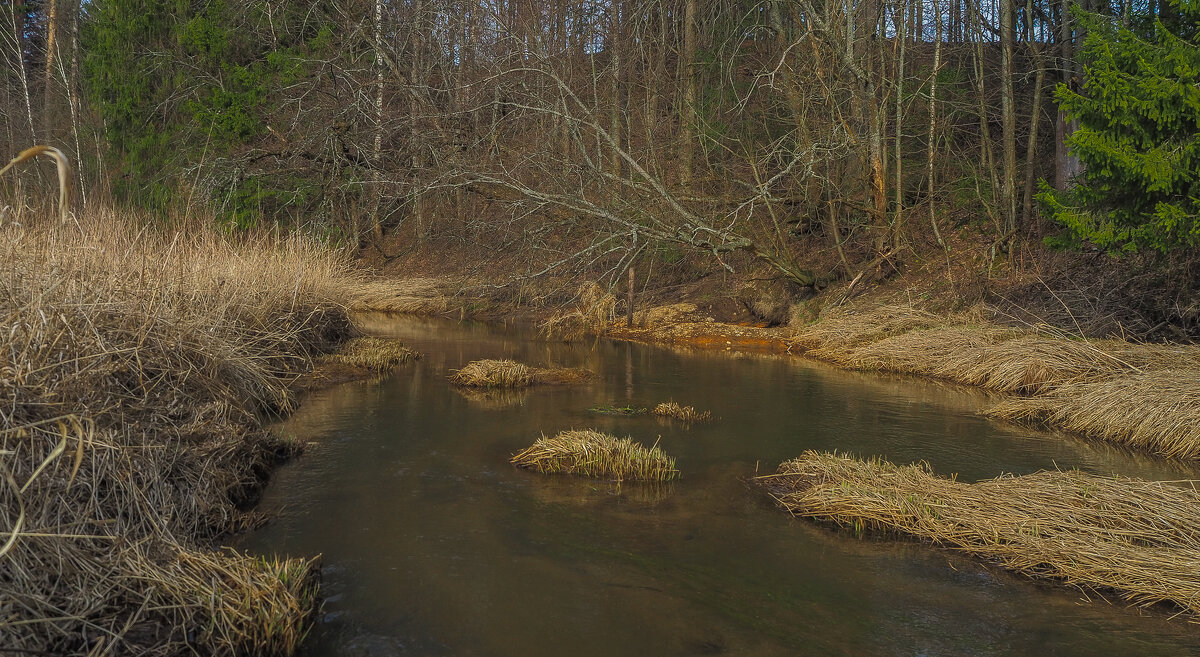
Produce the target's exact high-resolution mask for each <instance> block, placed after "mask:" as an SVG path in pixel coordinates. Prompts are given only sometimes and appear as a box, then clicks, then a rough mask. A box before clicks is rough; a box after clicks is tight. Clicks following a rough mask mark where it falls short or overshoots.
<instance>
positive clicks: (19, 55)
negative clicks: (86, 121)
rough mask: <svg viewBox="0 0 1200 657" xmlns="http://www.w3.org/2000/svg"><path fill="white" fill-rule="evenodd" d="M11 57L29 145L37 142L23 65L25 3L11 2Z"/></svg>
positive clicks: (27, 79)
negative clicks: (19, 83) (19, 82)
mask: <svg viewBox="0 0 1200 657" xmlns="http://www.w3.org/2000/svg"><path fill="white" fill-rule="evenodd" d="M12 19H13V21H12V30H13V49H14V52H13V57H14V60H15V63H16V67H17V76H18V78H19V79H20V80H21V91H22V93H23V95H24V97H25V117H26V118H27V119H28V127H29V145H30V146H33V145H34V144H37V142H38V140H37V130H35V129H34V127H33V126H34V122H33V100H32V98H31V97H30V94H29V74H28V72H27V71H26V67H25V4H24V3H21V4H17V1H14V2H13V15H12Z"/></svg>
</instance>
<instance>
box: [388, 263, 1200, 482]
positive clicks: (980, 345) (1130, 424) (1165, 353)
mask: <svg viewBox="0 0 1200 657" xmlns="http://www.w3.org/2000/svg"><path fill="white" fill-rule="evenodd" d="M542 286H543V287H546V288H547V289H548V284H543V285H542ZM560 287H567V286H566V285H561V284H560ZM420 289H423V290H425V294H427V295H428V296H427V300H426V301H425V303H424V305H423V306H422V305H421V304H418V303H416V302H414V301H407V302H406V303H407V304H408V305H409V306H410V307H414V308H418V309H419V310H418V312H420V313H427V312H428V309H429V308H440V309H442V310H441V313H440V314H443V315H448V316H456V317H460V318H463V317H478V318H482V319H490V320H497V319H503V320H504V321H521V322H528V323H531V324H535V325H539V326H541V327H542V328H543V329H544V332H545V333H546V334H547V335H548V336H549V337H552V338H556V339H568V340H577V339H582V337H583V336H585V335H592V336H595V335H603V336H605V337H610V338H614V339H619V340H632V341H637V342H644V343H650V344H667V345H677V346H685V347H690V348H699V349H715V350H728V351H746V352H760V353H776V354H789V355H793V356H804V357H808V358H815V359H818V360H823V361H826V362H830V363H833V364H836V365H838V366H841V367H845V368H848V369H855V370H862V371H880V372H890V373H898V374H912V375H919V376H927V377H932V378H937V379H942V380H946V381H951V382H954V383H957V384H962V385H969V386H974V387H979V388H984V389H987V390H991V391H994V392H997V393H1000V394H1002V395H1003V398H1002V399H1001V400H1000V401H999V402H998V403H997V404H995V405H994V406H993V407H991V408H989V409H987V411H986V414H987V415H989V416H991V417H994V418H997V419H1001V420H1005V421H1014V422H1025V423H1031V424H1036V425H1040V426H1046V427H1051V428H1055V429H1061V430H1064V431H1068V432H1071V433H1074V434H1078V435H1081V436H1084V437H1086V438H1091V439H1098V440H1103V441H1106V442H1110V443H1113V444H1117V445H1121V446H1123V447H1126V448H1130V449H1134V450H1138V451H1142V452H1146V453H1151V454H1155V455H1158V456H1162V457H1168V458H1178V459H1187V460H1195V459H1200V385H1197V383H1196V382H1197V381H1200V347H1197V346H1193V345H1184V344H1172V343H1139V342H1131V341H1126V340H1118V339H1111V338H1110V339H1098V338H1089V337H1085V336H1084V335H1081V334H1079V333H1078V332H1076V333H1072V332H1069V331H1067V330H1064V329H1062V328H1058V327H1055V326H1051V325H1047V324H1031V323H1021V324H1020V325H1015V324H1016V323H1010V324H1007V325H1006V324H1002V323H998V322H997V321H996V317H997V312H996V310H995V309H994V308H988V307H987V306H986V305H984V304H976V305H974V306H972V307H970V308H967V309H960V310H957V311H944V312H933V311H930V310H924V309H921V308H919V307H917V306H916V305H913V304H908V303H897V301H898V300H897V295H896V294H895V291H894V289H892V290H889V289H887V288H880V289H878V290H875V291H872V292H868V293H865V294H862V295H860V296H857V297H855V298H853V299H852V300H850V301H849V302H844V301H845V300H846V298H847V297H848V296H849V295H847V294H846V291H844V290H843V291H837V290H833V291H827V292H826V293H825V295H826V297H825V298H824V299H822V301H823V302H824V303H823V304H822V303H814V302H811V301H810V302H801V303H798V304H793V305H792V307H791V308H790V309H789V310H787V311H779V313H777V314H782V315H784V316H787V317H789V318H790V319H789V320H788V321H787V322H786V323H781V324H780V325H776V326H766V325H765V324H766V322H763V321H755V320H758V319H759V318H756V317H754V316H753V314H752V313H750V312H748V310H747V309H744V310H746V312H744V314H743V315H742V316H741V317H740V318H739V316H738V314H737V310H736V309H730V308H728V307H727V308H725V309H724V311H723V312H722V309H721V304H720V303H719V302H713V303H708V304H705V301H706V300H708V301H712V299H711V297H709V298H707V299H706V298H705V296H704V295H707V294H709V292H708V291H703V293H702V294H700V295H697V294H695V291H696V289H697V288H694V289H693V294H690V295H685V296H683V297H676V298H671V297H670V296H664V295H662V294H659V295H657V296H656V303H655V304H654V305H651V306H649V307H646V308H641V309H638V310H636V311H635V312H634V314H633V318H632V319H633V321H632V322H631V323H630V322H629V321H628V318H627V317H624V316H618V315H619V314H620V313H619V312H618V309H619V308H620V305H621V302H620V301H619V300H618V299H617V297H616V296H615V295H612V294H610V293H605V292H604V291H603V290H600V289H598V288H596V287H595V286H588V285H585V286H583V287H582V288H581V289H580V290H579V291H578V293H577V294H575V295H574V296H573V297H566V298H567V299H570V302H564V303H560V304H558V305H555V304H553V303H549V302H547V301H546V300H547V299H553V298H554V297H553V296H552V295H550V294H549V293H548V292H545V291H543V293H542V294H540V295H536V294H532V293H529V292H528V291H527V292H525V293H522V294H517V295H515V296H514V295H512V294H507V295H505V296H503V297H502V298H498V297H497V294H496V293H495V292H494V291H493V292H491V293H490V295H487V294H482V293H476V294H474V295H472V294H464V293H463V292H462V290H471V289H475V290H481V289H484V288H481V287H478V286H473V285H472V284H471V283H469V282H465V281H463V280H461V279H455V278H444V279H441V281H440V282H439V281H438V280H437V279H428V278H425V279H421V280H420ZM828 299H838V300H841V301H842V302H838V303H834V302H830V301H828ZM762 314H765V313H762ZM713 315H722V316H723V317H724V318H726V319H727V320H728V319H733V320H735V321H718V319H717V318H715V317H714V316H713ZM739 319H740V321H737V320H739ZM1080 321H1086V320H1085V319H1084V318H1080ZM1131 409H1135V410H1136V412H1130V411H1131Z"/></svg>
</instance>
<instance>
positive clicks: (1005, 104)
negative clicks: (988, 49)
mask: <svg viewBox="0 0 1200 657" xmlns="http://www.w3.org/2000/svg"><path fill="white" fill-rule="evenodd" d="M1013 31H1014V30H1013V6H1012V0H1000V112H1001V126H1002V140H1003V142H1004V145H1003V148H1004V179H1003V180H1002V181H1001V186H1000V206H1001V212H1002V213H1003V217H1004V230H1005V231H1006V232H1011V231H1012V230H1014V229H1016V227H1017V204H1016V178H1017V115H1016V105H1015V103H1014V99H1013V61H1012V60H1013Z"/></svg>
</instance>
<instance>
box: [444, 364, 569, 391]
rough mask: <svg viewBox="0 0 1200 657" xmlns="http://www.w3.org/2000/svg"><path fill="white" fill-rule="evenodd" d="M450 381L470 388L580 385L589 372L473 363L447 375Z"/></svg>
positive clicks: (522, 365)
mask: <svg viewBox="0 0 1200 657" xmlns="http://www.w3.org/2000/svg"><path fill="white" fill-rule="evenodd" d="M449 378H450V382H451V383H453V384H455V385H459V386H465V387H470V388H524V387H526V386H531V385H568V384H573V383H583V382H585V381H587V380H588V379H590V378H592V373H591V372H589V371H587V370H583V369H573V368H568V367H558V368H540V367H529V366H528V365H526V364H524V363H518V362H517V361H515V360H493V359H484V360H475V361H471V362H470V363H467V364H466V365H465V366H464V367H463V368H462V369H461V370H456V371H454V373H453V374H451V375H450V377H449Z"/></svg>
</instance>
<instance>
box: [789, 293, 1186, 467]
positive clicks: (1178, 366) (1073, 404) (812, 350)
mask: <svg viewBox="0 0 1200 657" xmlns="http://www.w3.org/2000/svg"><path fill="white" fill-rule="evenodd" d="M796 344H797V346H798V347H800V348H802V349H804V350H805V353H806V354H807V355H810V356H814V357H816V358H821V359H823V360H828V361H832V362H834V363H837V364H840V365H843V366H846V367H851V368H856V369H863V370H876V371H886V372H899V373H906V374H921V375H926V376H933V377H938V378H942V379H947V380H950V381H955V382H957V383H963V384H967V385H973V386H979V387H982V388H986V389H989V390H995V391H999V392H1004V393H1010V394H1013V395H1016V396H1015V397H1013V398H1011V399H1008V400H1006V401H1003V402H1001V403H1000V404H998V405H996V406H995V407H994V408H992V409H991V410H989V411H988V413H989V414H990V415H992V416H994V417H999V418H1006V419H1014V420H1032V421H1038V422H1044V423H1047V424H1050V425H1053V426H1056V427H1059V428H1063V429H1067V430H1070V431H1075V432H1078V433H1081V434H1084V435H1087V436H1091V437H1095V438H1100V439H1103V440H1107V441H1110V442H1114V443H1118V444H1122V445H1125V446H1127V447H1132V448H1136V449H1140V450H1145V451H1149V452H1152V453H1156V454H1159V455H1163V456H1168V457H1175V458H1183V459H1196V458H1200V385H1197V382H1200V348H1196V347H1192V346H1182V345H1171V344H1137V343H1130V342H1124V341H1119V340H1082V339H1073V338H1072V337H1071V336H1067V335H1064V334H1062V333H1061V332H1060V331H1052V330H1050V329H1045V330H1044V331H1036V330H1025V329H1016V328H1009V327H1002V326H997V325H995V324H990V323H988V322H986V321H984V320H982V319H981V318H979V317H972V316H967V315H963V316H957V317H950V318H945V317H939V316H937V315H932V314H930V313H925V312H923V311H919V310H915V309H913V308H907V307H895V306H889V307H882V308H878V309H876V310H874V311H871V312H860V313H855V314H849V313H835V314H831V315H829V316H827V317H825V318H822V319H821V321H820V322H818V323H816V324H814V325H812V326H809V327H805V328H803V329H801V330H800V331H799V333H798V334H797V336H796Z"/></svg>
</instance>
